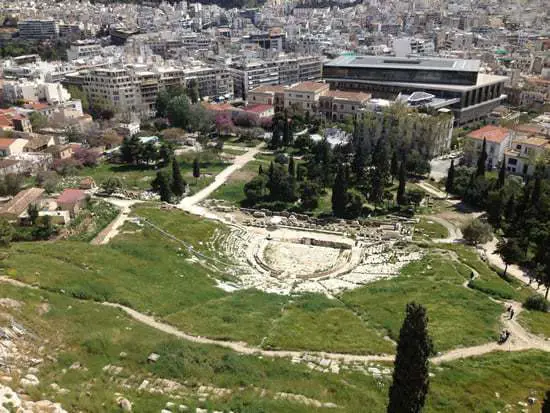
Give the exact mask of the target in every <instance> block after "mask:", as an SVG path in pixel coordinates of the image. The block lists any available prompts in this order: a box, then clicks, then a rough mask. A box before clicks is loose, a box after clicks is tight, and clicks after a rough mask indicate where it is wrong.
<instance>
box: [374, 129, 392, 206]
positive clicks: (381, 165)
mask: <svg viewBox="0 0 550 413" xmlns="http://www.w3.org/2000/svg"><path fill="white" fill-rule="evenodd" d="M373 166H374V170H373V173H372V176H371V193H370V198H371V201H373V202H374V203H375V204H380V203H381V202H382V199H383V196H384V187H385V186H386V183H387V181H388V175H389V159H388V150H387V144H386V141H385V140H384V138H380V139H378V143H377V144H376V149H375V151H374V154H373Z"/></svg>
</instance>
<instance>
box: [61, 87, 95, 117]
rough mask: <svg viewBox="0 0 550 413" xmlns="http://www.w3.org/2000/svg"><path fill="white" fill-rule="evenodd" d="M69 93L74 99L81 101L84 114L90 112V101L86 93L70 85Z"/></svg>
mask: <svg viewBox="0 0 550 413" xmlns="http://www.w3.org/2000/svg"><path fill="white" fill-rule="evenodd" d="M67 91H68V92H69V94H70V95H71V98H72V99H78V100H80V104H81V105H82V110H83V111H84V112H88V111H89V110H90V102H89V100H88V95H86V92H84V91H83V90H82V89H80V88H78V87H77V86H74V85H69V87H68V88H67Z"/></svg>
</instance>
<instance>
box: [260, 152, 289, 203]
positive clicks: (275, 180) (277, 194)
mask: <svg viewBox="0 0 550 413" xmlns="http://www.w3.org/2000/svg"><path fill="white" fill-rule="evenodd" d="M266 186H267V188H268V189H269V197H270V199H271V200H273V201H282V202H294V201H295V200H296V182H295V180H294V178H293V177H291V176H290V175H289V174H288V171H287V168H286V167H285V166H284V165H281V164H280V163H277V162H271V164H270V165H269V171H268V180H267V185H266Z"/></svg>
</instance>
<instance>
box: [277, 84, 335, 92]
mask: <svg viewBox="0 0 550 413" xmlns="http://www.w3.org/2000/svg"><path fill="white" fill-rule="evenodd" d="M328 88H329V85H328V83H320V82H300V83H297V84H295V85H292V86H290V88H288V89H287V91H292V92H313V93H315V92H320V91H321V90H323V89H328Z"/></svg>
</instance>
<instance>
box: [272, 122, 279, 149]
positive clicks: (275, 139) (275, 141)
mask: <svg viewBox="0 0 550 413" xmlns="http://www.w3.org/2000/svg"><path fill="white" fill-rule="evenodd" d="M280 146H281V129H280V127H279V125H278V124H277V125H275V126H274V127H273V134H272V135H271V148H272V149H278V148H279V147H280Z"/></svg>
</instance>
